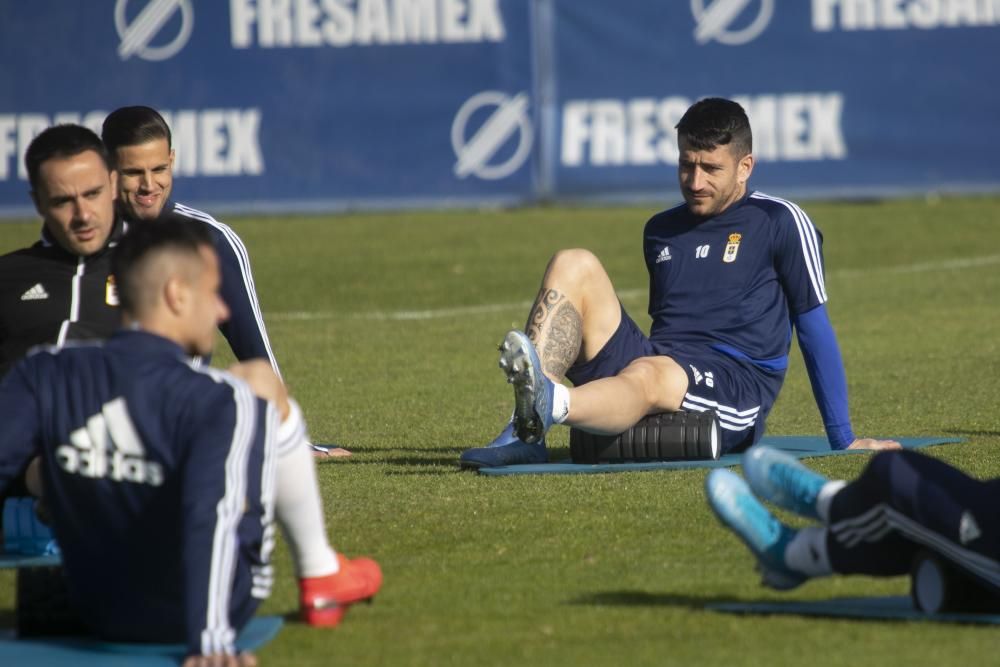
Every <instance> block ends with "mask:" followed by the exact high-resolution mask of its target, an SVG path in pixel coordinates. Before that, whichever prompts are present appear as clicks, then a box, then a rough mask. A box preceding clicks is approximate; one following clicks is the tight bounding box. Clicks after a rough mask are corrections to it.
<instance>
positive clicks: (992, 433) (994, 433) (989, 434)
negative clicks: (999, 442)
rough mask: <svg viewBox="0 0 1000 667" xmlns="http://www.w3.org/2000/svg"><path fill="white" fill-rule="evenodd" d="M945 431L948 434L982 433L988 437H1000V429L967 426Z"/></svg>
mask: <svg viewBox="0 0 1000 667" xmlns="http://www.w3.org/2000/svg"><path fill="white" fill-rule="evenodd" d="M944 432H945V433H946V434H948V435H981V436H984V437H988V438H998V437H1000V431H982V430H973V429H965V428H946V429H944Z"/></svg>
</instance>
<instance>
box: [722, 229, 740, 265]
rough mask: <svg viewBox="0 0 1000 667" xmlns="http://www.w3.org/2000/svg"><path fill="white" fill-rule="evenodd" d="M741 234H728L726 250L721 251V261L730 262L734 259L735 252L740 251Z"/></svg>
mask: <svg viewBox="0 0 1000 667" xmlns="http://www.w3.org/2000/svg"><path fill="white" fill-rule="evenodd" d="M742 238H743V235H742V234H740V233H739V232H733V233H732V234H730V235H729V243H727V244H726V251H725V252H724V253H722V261H723V262H725V263H727V264H731V263H733V262H735V261H736V253H738V252H739V251H740V239H742Z"/></svg>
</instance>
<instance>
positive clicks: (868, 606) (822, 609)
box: [705, 595, 1000, 625]
mask: <svg viewBox="0 0 1000 667" xmlns="http://www.w3.org/2000/svg"><path fill="white" fill-rule="evenodd" d="M705 608H706V609H711V610H712V611H722V612H726V613H730V614H772V615H773V614H779V615H792V616H820V617H825V618H853V619H866V620H883V621H926V622H931V623H975V624H981V625H1000V614H969V613H961V614H958V613H950V614H925V613H923V612H921V611H917V610H916V609H914V608H913V603H912V602H911V601H910V598H909V597H908V596H902V595H901V596H895V597H876V598H833V599H831V600H808V601H803V600H788V601H787V602H781V601H777V602H712V603H710V604H707V605H705Z"/></svg>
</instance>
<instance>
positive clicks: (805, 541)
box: [785, 526, 833, 577]
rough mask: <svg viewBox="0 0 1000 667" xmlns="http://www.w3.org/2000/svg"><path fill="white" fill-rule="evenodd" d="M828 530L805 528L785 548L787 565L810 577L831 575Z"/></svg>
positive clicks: (817, 527) (814, 527)
mask: <svg viewBox="0 0 1000 667" xmlns="http://www.w3.org/2000/svg"><path fill="white" fill-rule="evenodd" d="M826 532H827V530H826V528H823V527H820V526H810V527H808V528H803V529H802V530H800V531H799V532H798V534H797V535H796V536H795V537H793V538H792V541H791V542H789V543H788V546H787V547H785V565H787V566H788V567H789V569H792V570H795V571H796V572H800V573H802V574H804V575H807V576H810V577H825V576H827V575H828V574H831V573H832V572H833V570H832V569H831V568H830V556H829V554H828V553H827V550H826Z"/></svg>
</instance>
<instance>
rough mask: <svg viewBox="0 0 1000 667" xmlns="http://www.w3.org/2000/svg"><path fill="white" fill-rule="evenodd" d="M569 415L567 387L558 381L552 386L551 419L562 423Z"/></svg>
mask: <svg viewBox="0 0 1000 667" xmlns="http://www.w3.org/2000/svg"><path fill="white" fill-rule="evenodd" d="M567 416H569V387H567V386H566V385H564V384H561V383H559V382H555V383H553V387H552V421H553V423H556V424H562V423H563V422H564V421H566V417H567Z"/></svg>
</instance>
